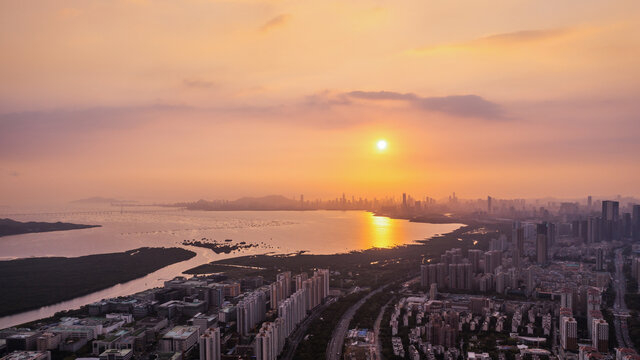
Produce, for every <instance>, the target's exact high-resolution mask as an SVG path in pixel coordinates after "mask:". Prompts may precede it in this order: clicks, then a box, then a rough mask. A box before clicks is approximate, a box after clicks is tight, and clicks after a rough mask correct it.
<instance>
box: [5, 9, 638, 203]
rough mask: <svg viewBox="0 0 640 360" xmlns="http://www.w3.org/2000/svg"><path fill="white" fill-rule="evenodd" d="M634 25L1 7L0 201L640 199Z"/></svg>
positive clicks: (486, 13)
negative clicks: (407, 195) (346, 196)
mask: <svg viewBox="0 0 640 360" xmlns="http://www.w3.org/2000/svg"><path fill="white" fill-rule="evenodd" d="M639 20H640V2H638V1H629V0H612V1H587V2H585V1H579V0H569V1H562V2H556V3H553V4H550V5H548V6H540V2H539V1H533V0H526V1H519V2H517V3H514V2H513V1H511V0H497V1H493V2H492V3H491V6H487V5H486V4H485V3H484V2H474V1H471V2H469V1H442V2H433V1H418V0H412V1H401V2H398V1H370V0H363V1H356V2H342V1H321V2H312V3H307V2H295V1H261V0H250V1H233V2H219V1H187V2H172V1H156V0H145V1H133V0H116V1H97V0H88V1H71V2H65V3H64V4H61V3H60V2H59V1H52V0H44V1H38V2H29V1H3V2H2V3H1V5H0V31H1V33H2V35H1V36H0V49H2V53H3V56H2V58H1V59H0V64H1V65H2V66H0V78H2V82H0V189H1V190H0V195H1V196H0V199H1V203H0V205H10V204H16V203H23V202H25V201H32V202H60V201H63V202H64V201H68V200H69V199H76V198H83V197H89V196H96V195H103V196H114V197H118V198H127V199H137V200H140V201H147V200H149V201H151V200H158V201H182V200H186V199H191V200H195V199H199V198H207V199H218V198H219V199H233V198H237V197H241V196H247V195H251V196H259V195H264V194H272V193H276V194H287V196H291V195H293V194H302V193H304V194H305V195H307V197H310V198H325V199H326V198H332V197H334V196H336V195H338V194H341V193H342V192H347V193H350V194H352V193H353V194H357V195H361V196H370V197H373V196H378V197H382V196H387V195H392V194H398V193H400V192H403V191H408V192H416V193H424V194H429V195H432V196H435V197H437V198H441V197H446V196H448V195H449V194H450V193H451V192H453V191H457V192H458V193H459V194H461V196H466V197H469V198H473V197H483V196H486V194H487V193H491V194H494V195H495V196H502V197H525V198H526V197H530V196H537V195H539V194H546V195H549V196H560V195H562V196H568V197H571V196H583V195H584V194H585V193H587V192H593V193H598V194H607V193H608V191H610V190H609V189H612V188H615V189H617V190H616V191H618V192H621V193H629V194H636V195H638V191H639V190H638V186H637V184H638V183H639V182H640V166H637V165H638V164H637V159H636V158H637V156H636V154H638V153H639V152H640V142H639V141H638V140H637V139H638V138H639V136H640V125H639V124H640V122H639V121H638V116H639V114H640V107H639V105H638V104H640V102H639V101H638V99H637V98H638V94H640V67H638V66H637V65H638V64H637V59H638V57H639V56H640V21H639ZM327 24H331V26H330V27H327ZM381 137H384V140H381ZM372 139H373V140H372ZM384 141H386V142H387V143H388V144H389V146H385V145H384V144H385V143H384ZM372 144H375V145H373V146H374V147H372ZM391 144H393V145H391ZM381 154H384V155H385V156H377V155H381ZM549 172H553V174H554V175H553V176H549ZM611 174H619V175H620V176H611ZM576 178H579V179H582V181H581V183H580V184H575V183H573V181H572V180H573V179H576ZM52 189H55V191H51V190H52Z"/></svg>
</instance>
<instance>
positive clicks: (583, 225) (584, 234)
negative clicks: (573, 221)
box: [578, 220, 589, 243]
mask: <svg viewBox="0 0 640 360" xmlns="http://www.w3.org/2000/svg"><path fill="white" fill-rule="evenodd" d="M578 226H580V228H579V229H578V237H580V238H581V239H582V241H584V242H585V243H586V242H588V241H589V240H588V235H589V221H587V220H580V224H579V225H578Z"/></svg>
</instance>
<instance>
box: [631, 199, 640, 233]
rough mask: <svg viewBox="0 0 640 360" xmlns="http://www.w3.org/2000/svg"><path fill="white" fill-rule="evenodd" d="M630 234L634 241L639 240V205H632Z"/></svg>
mask: <svg viewBox="0 0 640 360" xmlns="http://www.w3.org/2000/svg"><path fill="white" fill-rule="evenodd" d="M631 222H632V224H633V225H631V232H632V236H633V240H634V241H638V240H640V205H633V212H632V218H631Z"/></svg>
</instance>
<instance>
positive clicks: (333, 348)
mask: <svg viewBox="0 0 640 360" xmlns="http://www.w3.org/2000/svg"><path fill="white" fill-rule="evenodd" d="M389 285H390V284H387V285H384V286H381V287H379V288H377V289H376V290H374V291H372V292H370V293H369V294H367V295H366V296H364V297H363V298H362V299H360V300H358V302H357V303H355V304H353V305H351V307H350V308H349V309H348V310H347V311H345V313H344V314H342V317H341V318H340V321H338V325H337V326H336V328H335V329H333V334H332V335H331V340H330V341H329V344H328V345H327V352H326V359H327V360H339V359H340V358H341V357H342V347H343V346H344V338H345V336H346V334H347V330H349V323H350V322H351V319H352V318H353V316H354V315H355V314H356V311H358V309H359V308H360V306H362V304H364V303H365V302H366V301H367V300H368V299H369V298H370V297H372V296H373V295H375V294H377V293H379V292H381V291H382V290H384V289H385V288H386V287H387V286H389Z"/></svg>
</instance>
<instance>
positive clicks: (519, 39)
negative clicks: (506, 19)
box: [472, 28, 572, 44]
mask: <svg viewBox="0 0 640 360" xmlns="http://www.w3.org/2000/svg"><path fill="white" fill-rule="evenodd" d="M571 32H572V30H570V29H566V28H556V29H542V30H522V31H514V32H508V33H502V34H495V35H489V36H485V37H482V38H479V39H476V40H474V41H472V43H501V44H522V43H525V42H533V41H544V40H551V39H555V38H559V37H562V36H564V35H567V34H569V33H571Z"/></svg>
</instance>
